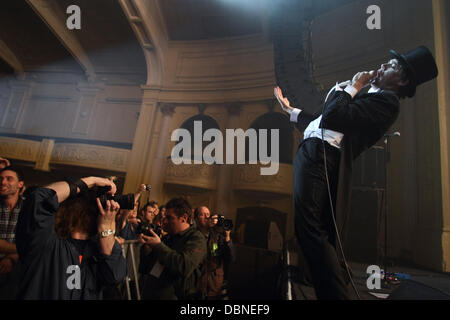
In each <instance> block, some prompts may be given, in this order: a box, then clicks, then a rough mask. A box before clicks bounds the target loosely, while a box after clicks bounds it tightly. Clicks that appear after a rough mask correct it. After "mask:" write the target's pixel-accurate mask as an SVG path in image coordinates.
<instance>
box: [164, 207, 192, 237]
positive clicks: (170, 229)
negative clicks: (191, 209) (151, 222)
mask: <svg viewBox="0 0 450 320" xmlns="http://www.w3.org/2000/svg"><path fill="white" fill-rule="evenodd" d="M186 219H187V214H185V215H183V216H182V217H181V218H180V217H178V216H177V215H176V213H175V211H174V210H173V209H167V210H166V216H165V217H164V221H163V225H164V230H165V231H167V233H168V234H170V235H174V234H177V233H179V232H181V231H183V230H184V227H185V226H186Z"/></svg>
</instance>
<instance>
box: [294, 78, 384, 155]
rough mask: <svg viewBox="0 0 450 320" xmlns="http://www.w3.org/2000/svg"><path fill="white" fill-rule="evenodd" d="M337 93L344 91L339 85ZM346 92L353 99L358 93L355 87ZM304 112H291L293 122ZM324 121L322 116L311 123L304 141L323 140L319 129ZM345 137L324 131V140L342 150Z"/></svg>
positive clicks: (346, 89)
mask: <svg viewBox="0 0 450 320" xmlns="http://www.w3.org/2000/svg"><path fill="white" fill-rule="evenodd" d="M334 89H335V90H336V91H343V89H342V88H341V87H340V86H339V84H337V83H336V86H335V87H334ZM379 90H380V89H379V88H375V87H371V88H370V90H369V92H368V93H373V92H378V91H379ZM345 92H347V93H348V94H349V95H350V96H351V97H352V99H353V98H354V97H355V96H356V94H357V93H358V90H357V89H355V88H354V87H353V86H347V87H346V88H345ZM300 112H302V110H301V109H298V108H294V110H292V112H291V122H297V119H298V115H299V114H300ZM321 120H322V115H320V116H319V117H318V118H317V119H315V120H313V121H311V122H310V124H309V125H308V127H306V129H305V132H304V133H303V139H308V138H319V139H322V129H321V128H319V125H320V121H321ZM343 137H344V134H343V133H341V132H337V131H333V130H329V129H324V130H323V139H324V140H325V141H326V142H328V143H329V144H330V145H332V146H333V147H336V148H338V149H340V148H341V142H342V138H343Z"/></svg>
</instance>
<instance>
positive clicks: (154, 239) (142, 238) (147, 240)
mask: <svg viewBox="0 0 450 320" xmlns="http://www.w3.org/2000/svg"><path fill="white" fill-rule="evenodd" d="M149 233H150V234H151V235H150V236H146V235H145V234H143V233H141V234H140V235H139V239H138V240H139V242H140V243H143V244H147V245H149V246H150V247H151V248H154V247H156V246H157V245H158V244H160V243H161V238H160V237H159V236H158V235H157V234H156V233H155V231H153V229H149Z"/></svg>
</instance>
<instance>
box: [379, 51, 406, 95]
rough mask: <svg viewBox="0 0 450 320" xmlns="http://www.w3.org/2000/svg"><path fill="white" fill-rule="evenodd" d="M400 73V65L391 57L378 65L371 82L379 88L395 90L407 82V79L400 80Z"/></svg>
mask: <svg viewBox="0 0 450 320" xmlns="http://www.w3.org/2000/svg"><path fill="white" fill-rule="evenodd" d="M402 74H403V72H402V67H401V65H400V63H399V62H398V60H397V59H391V60H389V61H388V62H387V63H383V64H382V65H381V66H380V69H378V70H377V74H376V77H375V78H374V79H373V82H372V83H373V84H374V85H375V86H377V87H378V88H381V89H385V90H396V89H397V87H399V86H403V85H406V84H407V83H408V81H406V82H405V81H402Z"/></svg>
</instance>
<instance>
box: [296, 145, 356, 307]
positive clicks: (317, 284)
mask: <svg viewBox="0 0 450 320" xmlns="http://www.w3.org/2000/svg"><path fill="white" fill-rule="evenodd" d="M325 151H326V158H327V170H328V176H329V181H330V189H331V196H332V201H333V206H334V207H335V204H336V191H337V184H338V177H339V162H340V151H339V149H337V148H335V147H332V146H331V145H329V144H328V143H327V142H325ZM294 211H295V233H296V236H297V239H298V242H299V244H300V246H301V248H302V250H303V253H304V256H305V259H306V262H307V264H308V266H309V269H310V272H311V277H312V282H313V285H314V288H315V291H316V296H317V298H318V299H332V300H341V299H349V295H348V287H347V284H346V282H345V280H344V273H343V271H344V270H343V268H342V266H341V264H340V263H339V259H338V255H337V251H336V249H338V248H337V247H336V231H335V228H334V223H333V219H332V213H331V206H330V200H329V196H328V187H327V182H326V177H325V166H324V155H323V143H322V140H321V139H318V138H309V139H306V140H304V141H303V142H302V143H301V144H300V146H299V149H298V151H297V154H296V156H295V160H294Z"/></svg>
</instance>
